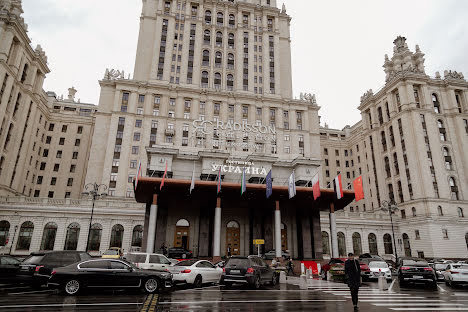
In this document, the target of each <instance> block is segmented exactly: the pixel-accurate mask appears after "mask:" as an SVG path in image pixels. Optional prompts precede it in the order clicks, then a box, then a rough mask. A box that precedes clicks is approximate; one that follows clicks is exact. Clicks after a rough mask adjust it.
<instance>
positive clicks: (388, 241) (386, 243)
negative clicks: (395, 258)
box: [383, 233, 393, 255]
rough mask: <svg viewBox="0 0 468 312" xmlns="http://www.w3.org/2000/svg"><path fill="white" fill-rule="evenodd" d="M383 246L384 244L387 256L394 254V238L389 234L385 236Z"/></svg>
mask: <svg viewBox="0 0 468 312" xmlns="http://www.w3.org/2000/svg"><path fill="white" fill-rule="evenodd" d="M383 244H384V249H385V254H386V255H390V254H393V244H392V237H391V236H390V234H388V233H387V234H385V235H384V236H383Z"/></svg>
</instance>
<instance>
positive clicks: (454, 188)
mask: <svg viewBox="0 0 468 312" xmlns="http://www.w3.org/2000/svg"><path fill="white" fill-rule="evenodd" d="M449 186H450V193H451V198H452V200H458V199H459V197H458V187H457V184H456V182H455V179H454V178H453V177H450V178H449Z"/></svg>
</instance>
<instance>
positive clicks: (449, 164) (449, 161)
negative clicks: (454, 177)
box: [443, 147, 453, 170]
mask: <svg viewBox="0 0 468 312" xmlns="http://www.w3.org/2000/svg"><path fill="white" fill-rule="evenodd" d="M443 151H444V159H445V168H446V169H447V170H453V167H452V157H450V152H449V149H448V147H444V148H443Z"/></svg>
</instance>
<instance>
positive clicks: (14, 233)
mask: <svg viewBox="0 0 468 312" xmlns="http://www.w3.org/2000/svg"><path fill="white" fill-rule="evenodd" d="M17 230H18V226H17V225H15V231H14V232H13V239H12V240H11V244H10V253H9V255H11V248H12V247H13V243H14V242H15V236H16V231H17Z"/></svg>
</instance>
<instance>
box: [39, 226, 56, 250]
mask: <svg viewBox="0 0 468 312" xmlns="http://www.w3.org/2000/svg"><path fill="white" fill-rule="evenodd" d="M55 236H57V224H56V223H55V222H49V223H47V224H46V225H45V226H44V232H43V233H42V241H41V250H54V245H55Z"/></svg>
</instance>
